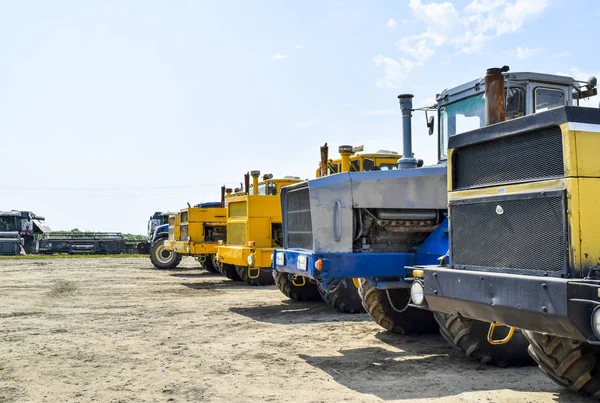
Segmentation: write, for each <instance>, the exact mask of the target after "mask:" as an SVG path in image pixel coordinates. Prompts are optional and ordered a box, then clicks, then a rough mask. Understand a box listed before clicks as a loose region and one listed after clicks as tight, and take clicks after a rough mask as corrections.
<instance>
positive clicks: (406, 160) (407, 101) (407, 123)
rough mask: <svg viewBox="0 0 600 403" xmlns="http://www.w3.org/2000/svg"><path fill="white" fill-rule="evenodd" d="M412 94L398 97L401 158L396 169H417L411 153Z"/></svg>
mask: <svg viewBox="0 0 600 403" xmlns="http://www.w3.org/2000/svg"><path fill="white" fill-rule="evenodd" d="M413 97H414V95H412V94H402V95H398V99H399V100H400V111H401V112H402V158H400V159H399V160H398V168H400V169H410V168H416V167H417V160H416V159H415V158H414V157H413V153H412V125H411V117H412V99H413Z"/></svg>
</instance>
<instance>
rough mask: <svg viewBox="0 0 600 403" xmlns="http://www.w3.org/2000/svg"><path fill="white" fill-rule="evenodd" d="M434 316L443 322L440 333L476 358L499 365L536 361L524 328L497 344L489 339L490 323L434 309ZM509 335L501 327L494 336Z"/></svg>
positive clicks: (468, 355)
mask: <svg viewBox="0 0 600 403" xmlns="http://www.w3.org/2000/svg"><path fill="white" fill-rule="evenodd" d="M433 315H434V317H435V319H436V320H437V322H438V324H439V325H440V333H441V334H442V336H444V339H446V341H447V342H448V343H450V345H451V346H452V347H454V348H455V349H456V350H458V351H461V352H463V353H465V354H466V356H467V357H469V358H471V359H472V360H475V361H479V362H481V363H483V364H493V365H497V366H499V367H508V366H511V367H512V366H518V367H520V366H524V365H530V364H532V363H533V360H532V359H531V357H530V356H529V354H528V353H527V347H528V345H529V343H528V342H527V339H525V336H523V332H522V331H521V330H520V329H515V333H514V335H513V337H512V339H510V341H509V342H508V343H506V344H499V345H493V344H490V343H488V341H487V334H488V330H489V329H490V324H489V323H488V322H482V321H479V320H473V319H467V318H464V317H462V316H461V315H459V314H456V313H455V314H447V313H441V312H434V314H433ZM507 334H508V328H507V327H499V328H497V329H496V331H495V333H494V338H498V339H501V338H504V337H506V335H507Z"/></svg>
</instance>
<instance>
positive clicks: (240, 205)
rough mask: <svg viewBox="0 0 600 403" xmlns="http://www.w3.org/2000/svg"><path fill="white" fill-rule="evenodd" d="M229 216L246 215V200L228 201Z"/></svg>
mask: <svg viewBox="0 0 600 403" xmlns="http://www.w3.org/2000/svg"><path fill="white" fill-rule="evenodd" d="M228 207H229V217H246V214H247V212H246V202H245V201H242V202H231V203H229V206H228Z"/></svg>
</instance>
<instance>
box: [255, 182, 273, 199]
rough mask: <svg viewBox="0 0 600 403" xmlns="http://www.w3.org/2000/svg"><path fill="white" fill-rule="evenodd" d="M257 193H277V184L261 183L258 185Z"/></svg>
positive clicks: (270, 194)
mask: <svg viewBox="0 0 600 403" xmlns="http://www.w3.org/2000/svg"><path fill="white" fill-rule="evenodd" d="M258 194H259V195H263V196H265V195H268V196H275V195H276V194H277V185H276V184H274V183H261V184H260V185H258Z"/></svg>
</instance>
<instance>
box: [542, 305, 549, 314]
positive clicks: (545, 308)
mask: <svg viewBox="0 0 600 403" xmlns="http://www.w3.org/2000/svg"><path fill="white" fill-rule="evenodd" d="M542 312H544V313H546V312H548V307H547V306H546V305H544V306H543V307H542Z"/></svg>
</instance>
